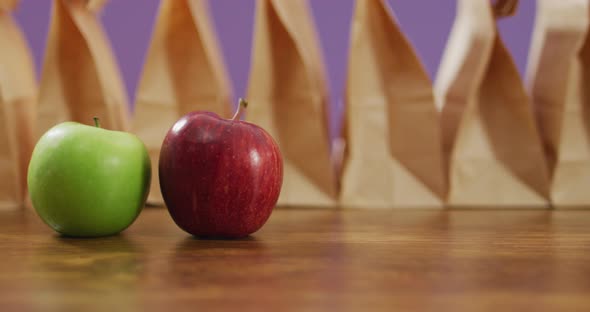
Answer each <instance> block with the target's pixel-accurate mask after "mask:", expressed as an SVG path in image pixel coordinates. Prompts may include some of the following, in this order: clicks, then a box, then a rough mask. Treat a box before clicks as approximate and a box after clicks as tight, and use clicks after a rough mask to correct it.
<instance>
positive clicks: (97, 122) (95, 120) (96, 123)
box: [92, 116, 100, 128]
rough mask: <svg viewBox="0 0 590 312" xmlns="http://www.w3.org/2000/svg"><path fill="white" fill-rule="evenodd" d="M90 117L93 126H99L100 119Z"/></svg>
mask: <svg viewBox="0 0 590 312" xmlns="http://www.w3.org/2000/svg"><path fill="white" fill-rule="evenodd" d="M92 119H94V126H95V127H97V128H100V119H98V117H96V116H95V117H92Z"/></svg>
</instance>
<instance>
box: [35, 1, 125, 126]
mask: <svg viewBox="0 0 590 312" xmlns="http://www.w3.org/2000/svg"><path fill="white" fill-rule="evenodd" d="M103 2H104V1H85V0H55V1H54V2H53V8H52V14H51V24H50V27H49V35H48V38H47V48H46V50H45V59H44V64H43V71H42V74H41V84H40V87H39V88H40V90H39V109H38V115H37V116H38V125H39V127H38V130H39V132H38V135H39V136H40V135H41V134H43V133H44V132H46V131H47V130H48V129H49V128H51V127H53V126H54V125H56V124H58V123H60V122H63V121H67V120H71V121H77V122H80V123H84V124H92V118H93V117H94V116H96V117H98V118H100V122H101V124H102V127H103V128H105V129H110V130H126V129H127V123H128V121H127V118H128V111H127V110H128V107H127V93H126V91H125V88H124V86H123V82H122V80H121V75H120V73H119V69H118V66H117V62H116V60H115V57H114V56H113V53H112V51H111V47H110V44H109V41H108V39H107V37H106V35H105V33H104V31H103V29H102V25H101V23H100V20H99V17H98V16H97V14H99V13H98V11H99V10H100V8H101V7H102V4H103Z"/></svg>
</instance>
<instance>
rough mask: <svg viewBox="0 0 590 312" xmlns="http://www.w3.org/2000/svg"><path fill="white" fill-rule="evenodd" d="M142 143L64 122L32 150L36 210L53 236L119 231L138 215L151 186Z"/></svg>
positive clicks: (126, 135) (130, 136)
mask: <svg viewBox="0 0 590 312" xmlns="http://www.w3.org/2000/svg"><path fill="white" fill-rule="evenodd" d="M150 175H151V167H150V163H149V156H148V154H147V150H146V148H145V146H144V144H143V143H142V142H141V141H140V140H139V139H138V138H137V137H136V136H135V135H133V134H130V133H125V132H119V131H110V130H106V129H101V128H99V127H95V126H87V125H83V124H79V123H75V122H64V123H61V124H59V125H57V126H55V127H53V128H51V129H50V130H49V131H47V133H45V134H44V135H43V136H42V137H41V139H40V140H39V142H38V143H37V145H36V146H35V149H34V151H33V155H32V157H31V162H30V164H29V173H28V179H27V182H28V186H29V192H30V196H31V201H32V203H33V207H34V208H35V210H36V211H37V213H38V214H39V216H40V217H41V219H43V221H44V222H45V223H47V224H48V225H49V226H50V227H51V228H53V229H54V230H55V231H57V232H59V233H61V234H64V235H67V236H77V237H93V236H106V235H112V234H116V233H119V232H121V231H122V230H124V229H125V228H127V227H128V226H129V225H130V224H131V223H132V222H133V221H134V220H135V218H136V217H137V216H138V215H139V213H140V211H141V209H142V208H143V206H144V203H145V199H146V197H147V193H148V191H149V185H150Z"/></svg>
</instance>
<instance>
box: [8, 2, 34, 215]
mask: <svg viewBox="0 0 590 312" xmlns="http://www.w3.org/2000/svg"><path fill="white" fill-rule="evenodd" d="M15 5H16V1H7V0H0V128H1V129H0V209H10V208H19V207H22V206H23V205H24V202H25V197H26V196H25V194H26V185H27V167H28V165H29V159H30V156H31V152H32V149H33V145H34V131H33V127H34V111H35V105H36V96H37V86H36V82H35V71H34V66H33V60H32V57H31V53H30V51H29V47H28V46H27V43H26V41H25V39H24V36H23V34H22V33H21V31H20V29H19V28H18V26H17V25H16V23H15V21H14V20H13V18H12V16H11V10H12V9H13V8H14V6H15Z"/></svg>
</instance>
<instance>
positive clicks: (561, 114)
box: [527, 0, 590, 206]
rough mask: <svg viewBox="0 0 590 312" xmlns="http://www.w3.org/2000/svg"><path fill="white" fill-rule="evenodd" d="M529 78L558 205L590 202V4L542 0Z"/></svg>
mask: <svg viewBox="0 0 590 312" xmlns="http://www.w3.org/2000/svg"><path fill="white" fill-rule="evenodd" d="M537 3H538V4H537V17H536V21H535V29H534V32H533V40H532V43H531V49H530V51H529V53H530V55H529V66H528V72H527V81H528V83H529V89H530V92H531V95H532V99H533V102H534V107H535V112H536V115H537V123H538V125H539V129H540V132H541V136H542V138H543V142H544V146H545V153H546V156H547V160H548V167H549V171H550V173H552V175H553V176H552V184H551V198H552V201H553V203H554V204H555V205H556V206H582V205H588V204H590V192H589V190H588V188H589V187H590V128H589V126H590V124H589V123H590V116H589V108H590V102H589V100H590V97H588V93H587V92H588V91H586V90H585V89H587V88H588V82H589V81H590V80H588V77H589V76H588V75H589V74H590V39H589V37H588V35H589V29H588V27H589V20H588V14H589V13H590V5H589V1H588V0H561V1H555V0H539V1H537Z"/></svg>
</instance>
